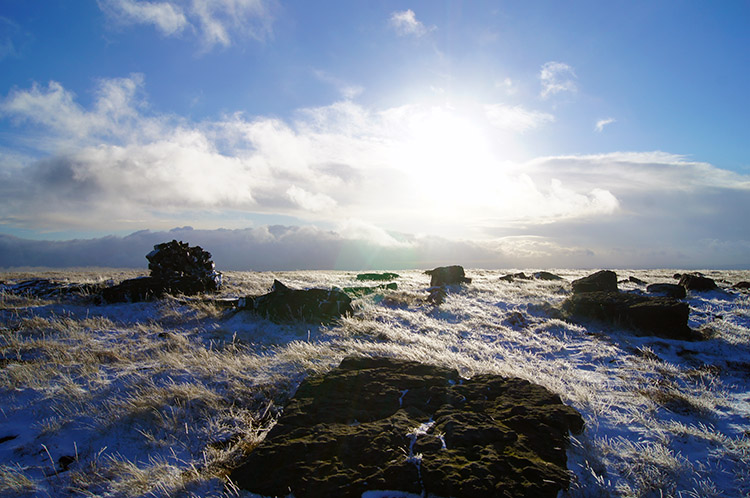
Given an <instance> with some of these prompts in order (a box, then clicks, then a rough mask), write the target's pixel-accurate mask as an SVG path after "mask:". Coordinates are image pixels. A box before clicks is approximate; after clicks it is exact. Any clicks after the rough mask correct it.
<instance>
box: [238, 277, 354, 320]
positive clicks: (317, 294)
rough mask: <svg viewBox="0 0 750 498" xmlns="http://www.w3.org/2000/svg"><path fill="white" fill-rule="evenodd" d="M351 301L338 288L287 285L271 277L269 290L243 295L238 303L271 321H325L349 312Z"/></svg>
mask: <svg viewBox="0 0 750 498" xmlns="http://www.w3.org/2000/svg"><path fill="white" fill-rule="evenodd" d="M351 303H352V299H351V298H350V297H349V296H347V295H346V294H345V293H344V292H342V291H339V290H335V289H331V290H326V289H290V288H289V287H287V286H286V285H284V284H282V283H281V282H279V281H278V280H274V281H273V287H272V288H271V292H269V293H268V294H264V295H262V296H257V297H252V296H249V297H246V298H245V299H244V300H240V303H239V305H238V306H239V308H241V309H244V310H248V311H252V312H253V313H256V314H258V315H260V316H262V317H264V318H267V319H268V320H272V321H274V322H288V321H298V320H299V321H304V322H310V323H329V322H331V321H333V320H335V319H337V318H340V317H341V316H345V315H350V314H352V313H353V312H354V310H353V309H352V304H351Z"/></svg>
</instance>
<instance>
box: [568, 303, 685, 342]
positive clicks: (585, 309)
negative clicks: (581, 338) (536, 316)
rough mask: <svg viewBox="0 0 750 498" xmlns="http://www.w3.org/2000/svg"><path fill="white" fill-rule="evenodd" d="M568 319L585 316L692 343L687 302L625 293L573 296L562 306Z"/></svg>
mask: <svg viewBox="0 0 750 498" xmlns="http://www.w3.org/2000/svg"><path fill="white" fill-rule="evenodd" d="M563 311H565V312H566V313H567V314H568V316H570V317H585V318H591V319H595V320H601V321H604V322H608V323H611V324H613V325H616V326H618V327H625V328H630V329H634V330H637V331H640V332H643V333H645V334H649V335H655V336H658V337H664V338H668V339H681V340H694V339H695V338H696V336H695V334H694V333H693V331H692V330H691V329H690V328H689V327H688V324H687V323H688V315H689V313H690V308H689V307H688V305H687V303H684V302H681V301H678V300H676V299H672V298H668V297H654V296H643V295H639V294H631V293H625V292H601V291H599V292H585V293H580V294H573V295H572V296H570V297H569V298H568V299H567V300H566V301H565V302H564V303H563Z"/></svg>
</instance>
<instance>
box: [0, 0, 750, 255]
mask: <svg viewBox="0 0 750 498" xmlns="http://www.w3.org/2000/svg"><path fill="white" fill-rule="evenodd" d="M748 22H750V3H748V2H747V1H727V2H721V3H711V2H692V1H680V2H676V1H658V0H657V1H653V0H649V1H631V2H601V1H573V2H558V1H539V2H515V1H513V2H510V1H507V2H506V1H472V2H458V1H450V2H445V1H378V2H358V1H321V2H309V1H301V0H300V1H288V2H287V1H281V0H151V1H142V0H81V1H76V2H70V1H66V0H59V1H58V0H44V1H42V0H3V1H2V3H1V4H0V198H1V199H2V202H0V267H14V266H29V265H31V266H34V265H41V266H64V265H76V266H85V265H86V264H87V262H91V263H92V264H94V262H99V263H101V262H103V263H102V264H107V265H110V266H127V265H131V264H133V265H135V266H138V265H139V264H140V265H144V266H145V264H146V260H145V258H143V255H145V253H147V252H148V250H149V247H148V245H149V244H154V243H158V242H161V241H163V240H160V239H164V238H167V240H169V238H172V237H177V236H180V237H183V238H184V239H186V241H187V242H190V243H197V242H193V241H200V243H202V244H203V247H205V248H206V249H208V250H210V251H212V252H213V253H214V254H217V256H216V258H217V260H216V262H217V266H221V264H222V263H223V264H224V265H225V267H226V268H227V269H230V268H231V269H298V268H320V269H328V268H340V269H350V268H351V269H356V268H370V267H373V268H374V267H383V268H396V267H421V266H426V265H432V264H435V265H437V264H464V265H465V266H475V267H477V266H482V267H500V268H525V267H531V266H533V267H545V268H547V267H549V268H553V267H580V268H589V267H591V268H594V267H597V268H601V267H610V268H626V267H633V268H651V267H668V268H672V267H674V268H750V258H749V256H750V223H747V221H746V216H747V215H746V213H748V212H750V153H749V148H748V144H750V126H749V125H748V117H749V116H750V96H749V95H748V88H749V87H750V85H749V83H750V50H748V48H747V47H749V46H750V30H748V29H747V25H748ZM135 240H138V241H139V244H140V245H138V244H136V245H132V244H133V243H134V242H133V241H135ZM220 244H225V245H227V246H229V247H231V248H232V250H230V249H229V247H222V248H219V247H218V246H219V245H220ZM126 249H127V250H126ZM127 251H134V252H135V254H136V255H135V256H133V255H132V254H128V255H127V256H126V252H127ZM144 251H145V252H144ZM219 254H221V255H222V256H221V258H219V256H218V255H219ZM32 256H33V257H32ZM118 258H119V259H118ZM132 261H140V263H139V262H135V263H132ZM99 263H97V264H99Z"/></svg>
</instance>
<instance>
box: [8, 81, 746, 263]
mask: <svg viewBox="0 0 750 498" xmlns="http://www.w3.org/2000/svg"><path fill="white" fill-rule="evenodd" d="M144 84H145V83H144V81H143V78H142V77H141V76H139V75H133V76H131V77H129V78H119V79H108V80H101V81H99V83H98V87H97V91H96V92H95V95H96V98H95V99H94V101H93V102H92V103H91V104H90V105H89V106H82V105H81V104H79V103H78V102H77V99H76V96H75V95H73V94H72V93H71V92H69V91H68V90H66V89H65V88H64V87H63V86H62V85H60V84H59V83H54V82H52V83H49V84H48V85H36V84H35V85H32V86H31V87H30V88H28V89H25V90H22V89H16V90H13V91H11V92H10V93H9V94H8V95H7V96H6V97H5V98H3V99H2V100H0V117H2V118H8V119H11V120H13V121H14V122H15V123H16V124H17V125H18V126H19V127H20V128H22V130H23V133H22V134H20V133H19V135H18V137H11V140H10V142H8V141H7V139H6V142H7V143H10V144H12V147H11V146H8V145H7V144H6V145H5V146H0V198H2V199H3V203H1V204H0V224H2V225H6V226H13V227H20V228H26V229H36V230H43V229H55V230H58V231H59V230H65V229H71V228H86V229H88V230H92V229H101V230H107V231H111V230H127V229H133V230H135V229H139V228H143V227H150V228H161V227H169V226H175V225H181V224H191V225H195V224H197V225H199V226H201V227H204V228H205V227H216V226H228V227H229V228H241V227H243V226H248V225H252V224H253V223H258V222H262V220H263V219H264V218H263V217H264V216H265V217H268V216H273V217H275V218H276V219H278V218H280V217H285V218H284V219H286V220H291V221H290V222H292V223H300V224H303V223H310V222H314V223H316V224H319V225H320V226H328V227H336V230H335V232H332V233H334V234H335V236H334V235H330V234H329V235H330V237H334V238H335V237H339V238H343V239H346V240H359V241H360V242H361V241H362V240H366V241H367V244H366V245H367V247H371V248H374V247H381V248H382V247H400V248H402V249H404V250H406V249H405V246H404V244H405V243H406V244H407V245H410V244H411V245H413V244H415V243H416V242H414V240H416V239H414V240H411V241H410V240H406V242H405V240H404V239H402V238H399V237H395V236H394V235H393V234H394V233H396V232H398V233H407V234H409V233H411V234H414V233H425V234H441V235H443V236H445V237H451V238H453V239H455V240H459V239H461V238H463V239H469V238H471V239H473V240H479V241H482V240H486V241H493V240H496V239H498V238H503V237H515V238H511V239H507V240H508V241H511V242H513V241H515V242H518V241H520V240H524V241H525V242H524V243H525V244H526V247H531V245H534V247H537V248H542V249H544V250H545V251H547V253H544V252H543V251H542V252H540V254H542V253H544V254H553V253H557V254H567V255H568V256H566V257H570V258H573V255H576V256H575V257H579V256H581V255H583V254H586V251H592V252H594V253H595V254H597V255H601V254H610V255H614V254H615V253H614V252H613V247H614V246H617V247H620V248H622V249H623V251H627V250H631V251H635V250H636V249H637V250H638V251H641V252H640V253H639V254H646V252H645V249H644V248H645V247H648V246H653V245H654V244H659V245H662V246H663V247H664V250H665V254H676V253H677V252H679V253H680V254H687V253H690V250H689V248H691V247H693V249H692V251H693V253H696V252H697V251H698V249H695V246H696V244H698V245H699V244H702V243H699V242H697V240H703V239H705V240H714V241H717V240H718V241H726V242H727V244H725V245H720V244H716V243H713V244H712V245H711V247H713V248H714V249H713V250H714V251H716V252H717V254H718V253H719V252H721V251H724V253H727V251H729V249H727V248H728V247H742V244H743V241H747V240H750V234H748V233H747V232H748V229H746V228H744V227H745V226H746V223H745V220H744V219H743V218H742V216H744V213H745V212H747V210H750V195H749V194H750V177H748V176H747V175H742V174H739V173H734V172H731V171H727V170H723V169H721V168H718V167H716V166H713V165H711V164H708V163H704V162H697V161H691V160H690V159H689V158H687V157H684V156H680V155H675V154H669V153H666V152H660V151H655V152H616V153H610V154H599V155H571V156H551V157H541V158H536V159H533V160H529V161H520V162H519V161H511V160H508V159H507V155H505V154H507V150H506V148H507V146H508V145H507V144H512V143H513V142H516V141H517V140H518V139H519V138H520V137H519V135H518V133H517V132H518V131H525V132H526V133H531V132H533V130H534V129H535V127H538V126H541V125H542V124H543V123H545V122H549V121H551V120H552V117H551V116H549V115H545V114H544V113H538V112H535V111H529V110H526V109H524V108H520V107H510V106H494V107H493V106H483V105H481V104H478V105H475V106H474V109H473V110H472V109H468V110H467V109H462V108H456V107H453V106H450V105H423V104H408V105H402V106H398V107H392V108H385V109H375V108H368V107H364V106H362V105H359V104H357V103H355V102H353V101H350V100H344V101H341V102H336V103H333V104H331V105H327V106H321V107H315V108H308V109H301V110H299V111H298V112H297V113H296V115H295V116H294V118H293V119H289V120H282V119H278V118H270V117H265V116H246V115H243V114H233V115H228V116H223V117H221V118H219V119H215V120H207V121H203V122H189V121H186V120H184V119H181V118H179V117H175V116H165V115H159V114H154V113H151V112H149V107H148V105H147V102H146V101H145V97H144V93H145V91H144ZM493 112H494V113H495V114H494V115H493ZM493 117H494V118H495V123H494V126H495V127H491V126H490V125H491V124H492V121H493V120H492V118H493ZM483 123H484V124H483ZM498 126H500V127H499V128H498ZM508 127H510V128H513V131H507V130H505V128H508ZM504 130H505V131H504ZM20 137H24V138H20ZM503 137H505V141H504V142H502V143H501V144H500V145H498V141H499V140H502V138H503ZM24 140H25V141H24ZM18 144H22V145H23V147H22V148H19V147H18ZM50 206H54V209H51V208H50ZM352 220H355V221H352ZM696 227H700V228H699V230H701V231H704V232H705V233H701V234H700V235H699V236H698V237H696V235H695V233H694V232H695V231H696ZM253 233H254V234H255V235H257V236H259V235H258V234H260V233H262V232H253ZM290 233H291V232H290ZM294 233H295V237H301V235H300V234H301V233H302V232H294ZM305 233H307V232H305ZM316 233H317V232H316ZM325 234H328V232H326V231H320V233H318V235H316V240H318V239H320V240H323V239H325V237H328V236H329V235H325ZM255 235H254V236H255ZM289 237H291V235H289ZM519 237H520V238H519ZM529 237H531V238H529ZM533 237H538V238H533ZM521 238H523V239H521ZM284 240H285V241H287V242H288V241H290V240H292V239H291V238H285V239H284ZM325 240H328V239H325ZM486 241H485V242H482V243H481V244H480V243H479V242H477V243H476V244H479V245H476V244H475V245H472V246H461V247H464V248H466V249H467V250H472V251H473V250H475V249H476V248H477V247H480V248H481V249H482V251H484V250H485V249H487V247H488V246H487V245H486V243H489V242H486ZM540 241H544V243H543V244H542V243H541V242H540ZM321 243H322V242H321ZM483 244H485V245H483ZM540 244H541V245H540ZM455 247H457V246H455ZM554 248H557V249H554ZM670 248H671V249H670ZM490 249H491V250H490ZM490 249H487V250H489V252H487V253H481V254H484V255H485V256H486V255H488V254H489V255H491V254H495V253H494V252H492V251H494V249H492V247H490ZM553 249H554V250H553ZM678 249H679V251H678ZM373 250H374V249H373ZM477 250H478V249H477ZM540 251H541V249H540ZM670 251H672V252H670ZM501 252H502V254H504V255H508V254H510V253H511V252H510V251H509V250H508V249H507V247H506V248H505V249H503V251H501ZM532 252H533V251H530V250H529V254H532ZM477 254H479V253H477ZM519 254H522V253H519ZM269 257H270V256H269ZM487 257H489V256H487ZM519 257H520V256H519ZM612 257H614V256H612ZM644 257H645V256H644ZM675 257H677V256H675ZM529 258H531V256H529ZM534 258H537V256H534ZM539 258H542V256H538V258H537V259H533V258H532V259H527V261H529V262H532V261H541V259H539ZM567 261H573V259H569V260H567ZM634 261H636V259H634ZM637 261H640V260H637Z"/></svg>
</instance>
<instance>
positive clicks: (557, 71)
mask: <svg viewBox="0 0 750 498" xmlns="http://www.w3.org/2000/svg"><path fill="white" fill-rule="evenodd" d="M575 79H576V74H575V72H574V71H573V68H572V67H570V66H569V65H567V64H565V63H564V62H555V61H551V62H545V63H544V65H542V70H541V72H540V73H539V80H540V81H541V83H542V93H541V96H542V98H545V99H546V98H548V97H550V96H552V95H555V94H558V93H561V92H571V93H572V92H576V91H577V87H576V83H575Z"/></svg>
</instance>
